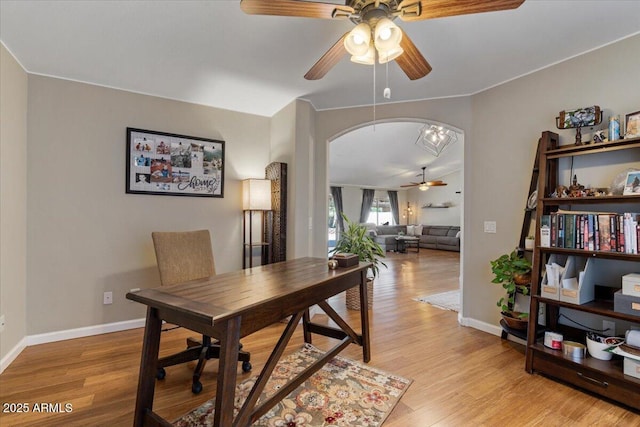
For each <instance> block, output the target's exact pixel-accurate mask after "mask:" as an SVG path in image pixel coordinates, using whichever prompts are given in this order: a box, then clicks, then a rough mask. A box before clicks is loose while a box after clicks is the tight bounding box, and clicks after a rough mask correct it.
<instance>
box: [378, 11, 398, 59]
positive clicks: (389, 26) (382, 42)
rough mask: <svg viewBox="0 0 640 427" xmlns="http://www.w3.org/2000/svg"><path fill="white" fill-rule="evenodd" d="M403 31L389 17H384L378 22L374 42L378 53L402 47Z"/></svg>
mask: <svg viewBox="0 0 640 427" xmlns="http://www.w3.org/2000/svg"><path fill="white" fill-rule="evenodd" d="M401 40H402V31H400V28H398V26H397V25H396V24H394V23H393V22H392V21H391V20H390V19H389V18H382V19H381V20H379V21H378V23H377V24H376V30H375V37H374V43H375V45H376V49H378V53H382V52H386V51H390V50H393V49H396V48H398V47H400V41H401Z"/></svg>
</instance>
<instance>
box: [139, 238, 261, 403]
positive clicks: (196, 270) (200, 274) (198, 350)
mask: <svg viewBox="0 0 640 427" xmlns="http://www.w3.org/2000/svg"><path fill="white" fill-rule="evenodd" d="M151 237H152V239H153V246H154V248H155V252H156V260H157V262H158V270H159V271H160V283H161V284H162V285H163V286H169V285H175V284H178V283H184V282H187V281H189V280H195V279H202V278H206V277H210V276H213V275H215V274H216V270H215V264H214V261H213V251H212V250H211V237H210V235H209V230H197V231H184V232H157V231H156V232H152V233H151ZM241 348H242V346H241ZM219 357H220V346H219V343H218V341H215V342H212V341H211V337H209V336H206V335H202V340H196V339H194V338H187V349H186V350H184V351H182V352H180V353H177V354H174V355H171V356H167V357H163V358H161V359H160V360H158V372H157V373H156V378H158V379H163V378H164V377H165V375H166V372H165V369H164V368H165V367H167V366H173V365H177V364H180V363H186V362H190V361H192V360H197V361H198V364H197V366H196V368H195V370H194V372H193V383H192V386H191V391H192V392H193V393H195V394H198V393H200V392H201V391H202V383H201V382H200V376H201V375H202V371H203V370H204V366H205V364H206V363H207V360H209V359H211V358H215V359H217V358H219ZM250 357H251V355H250V354H249V353H248V352H246V351H242V350H241V351H240V353H239V354H238V361H239V362H242V371H243V372H249V371H250V370H251V363H250V361H249V360H250Z"/></svg>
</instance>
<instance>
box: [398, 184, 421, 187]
mask: <svg viewBox="0 0 640 427" xmlns="http://www.w3.org/2000/svg"><path fill="white" fill-rule="evenodd" d="M417 185H420V184H405V185H401V186H400V187H415V186H417Z"/></svg>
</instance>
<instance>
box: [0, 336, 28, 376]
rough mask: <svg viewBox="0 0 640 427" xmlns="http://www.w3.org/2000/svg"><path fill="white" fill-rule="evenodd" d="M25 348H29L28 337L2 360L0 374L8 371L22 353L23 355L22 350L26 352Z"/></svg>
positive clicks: (0, 361)
mask: <svg viewBox="0 0 640 427" xmlns="http://www.w3.org/2000/svg"><path fill="white" fill-rule="evenodd" d="M25 348H27V338H26V337H25V338H22V339H21V340H20V342H19V343H18V344H16V345H15V347H13V348H12V349H11V351H9V353H7V354H6V356H4V357H3V358H2V360H0V374H1V373H3V372H4V370H5V369H7V367H8V366H9V365H11V363H12V362H13V361H14V360H16V358H17V357H18V356H19V355H20V353H22V350H24V349H25Z"/></svg>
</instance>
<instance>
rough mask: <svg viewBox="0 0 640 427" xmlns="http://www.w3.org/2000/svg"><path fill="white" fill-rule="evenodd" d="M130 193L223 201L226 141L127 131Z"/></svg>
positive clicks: (138, 130)
mask: <svg viewBox="0 0 640 427" xmlns="http://www.w3.org/2000/svg"><path fill="white" fill-rule="evenodd" d="M126 157H127V179H126V181H127V188H126V192H127V193H134V194H155V195H167V196H198V197H224V141H218V140H215V139H206V138H198V137H194V136H186V135H177V134H171V133H162V132H156V131H151V130H144V129H135V128H127V156H126Z"/></svg>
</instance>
